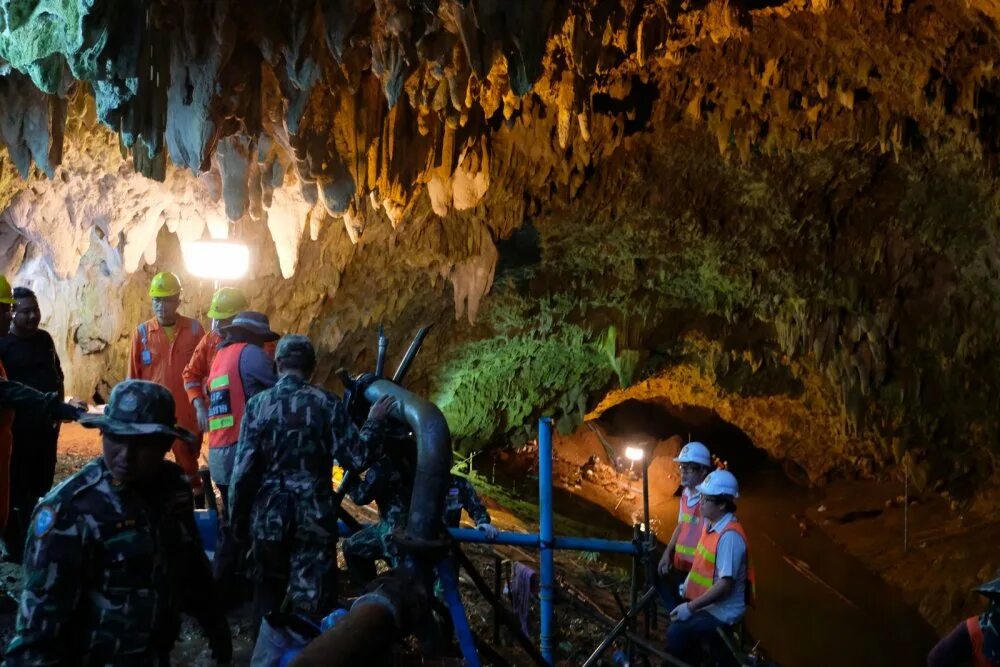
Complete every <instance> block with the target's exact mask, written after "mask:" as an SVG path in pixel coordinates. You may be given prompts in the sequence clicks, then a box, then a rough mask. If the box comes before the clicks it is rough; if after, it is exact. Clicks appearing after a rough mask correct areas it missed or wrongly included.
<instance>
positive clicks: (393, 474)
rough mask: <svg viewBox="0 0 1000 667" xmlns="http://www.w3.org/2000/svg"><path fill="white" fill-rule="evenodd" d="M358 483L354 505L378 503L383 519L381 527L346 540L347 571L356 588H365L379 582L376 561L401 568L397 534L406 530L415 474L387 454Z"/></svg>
mask: <svg viewBox="0 0 1000 667" xmlns="http://www.w3.org/2000/svg"><path fill="white" fill-rule="evenodd" d="M355 479H356V480H357V481H356V482H355V483H354V484H352V485H351V486H350V489H349V491H348V494H349V497H350V499H351V502H352V503H354V504H355V505H357V506H359V507H360V506H362V505H367V504H369V503H371V502H374V503H375V504H376V505H377V506H378V515H379V520H378V522H377V523H374V524H372V525H370V526H366V527H365V528H362V529H361V530H359V531H358V532H356V533H354V534H353V535H351V536H350V537H348V538H347V539H346V540H344V546H343V550H344V560H345V561H346V562H347V570H348V572H350V573H351V578H352V579H353V580H354V582H355V583H356V584H358V585H364V584H367V583H368V582H369V581H371V580H372V579H374V578H375V574H376V571H375V561H376V560H379V559H382V560H386V561H388V562H389V565H390V567H396V566H397V565H398V564H399V551H398V549H397V548H396V543H395V540H394V539H393V533H394V532H396V531H402V530H403V529H404V528H406V518H407V516H408V514H409V511H410V495H411V493H412V490H413V474H412V471H411V470H410V467H409V466H407V465H406V463H405V462H404V461H403V460H401V459H400V458H398V457H394V456H390V455H388V454H383V455H382V457H381V458H379V460H378V461H376V462H375V463H374V464H373V465H372V467H371V468H369V469H368V470H367V471H366V472H365V474H364V477H356V478H355Z"/></svg>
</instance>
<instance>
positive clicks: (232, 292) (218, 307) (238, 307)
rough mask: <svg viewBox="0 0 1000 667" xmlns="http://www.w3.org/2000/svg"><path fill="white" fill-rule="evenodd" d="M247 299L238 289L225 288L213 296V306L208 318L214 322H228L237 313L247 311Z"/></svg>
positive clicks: (210, 308) (209, 310)
mask: <svg viewBox="0 0 1000 667" xmlns="http://www.w3.org/2000/svg"><path fill="white" fill-rule="evenodd" d="M247 306H248V304H247V298H246V297H245V296H244V295H243V292H242V290H240V289H239V288H237V287H223V288H222V289H220V290H218V291H216V293H215V294H213V295H212V305H211V306H210V307H209V309H208V317H209V318H210V319H213V320H228V319H229V318H230V317H236V313H238V312H240V311H243V310H246V309H247Z"/></svg>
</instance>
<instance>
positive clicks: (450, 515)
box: [444, 475, 499, 540]
mask: <svg viewBox="0 0 1000 667" xmlns="http://www.w3.org/2000/svg"><path fill="white" fill-rule="evenodd" d="M463 509H464V510H465V511H466V512H468V513H469V517H470V518H472V520H473V521H474V522H475V524H476V528H478V529H479V530H481V531H483V532H485V533H486V537H487V538H488V539H491V540H492V539H496V536H497V535H498V534H499V531H498V530H497V529H496V528H495V527H494V526H493V523H492V521H491V520H490V513H489V511H487V509H486V505H485V504H483V499H482V498H480V497H479V494H478V493H476V487H474V486H472V482H470V481H469V480H468V478H466V477H459V476H458V475H452V476H451V484H450V485H449V486H448V495H447V496H446V497H445V499H444V523H445V525H446V526H448V527H449V528H458V525H459V523H460V522H461V520H462V510H463Z"/></svg>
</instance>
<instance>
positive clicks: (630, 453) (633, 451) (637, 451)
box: [625, 447, 646, 461]
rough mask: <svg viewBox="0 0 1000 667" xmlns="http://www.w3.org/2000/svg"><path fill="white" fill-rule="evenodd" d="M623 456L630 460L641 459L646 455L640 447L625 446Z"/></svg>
mask: <svg viewBox="0 0 1000 667" xmlns="http://www.w3.org/2000/svg"><path fill="white" fill-rule="evenodd" d="M625 456H626V457H627V458H629V459H630V460H632V461H641V460H642V459H643V458H644V457H645V456H646V452H644V451H643V450H642V448H641V447H626V448H625Z"/></svg>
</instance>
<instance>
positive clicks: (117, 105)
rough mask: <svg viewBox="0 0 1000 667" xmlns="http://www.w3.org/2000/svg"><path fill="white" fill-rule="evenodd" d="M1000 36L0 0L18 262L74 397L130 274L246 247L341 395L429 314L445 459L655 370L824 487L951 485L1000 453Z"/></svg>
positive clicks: (453, 9) (363, 9) (493, 6)
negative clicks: (885, 478)
mask: <svg viewBox="0 0 1000 667" xmlns="http://www.w3.org/2000/svg"><path fill="white" fill-rule="evenodd" d="M998 17H1000V3H997V2H990V1H986V0H983V1H978V2H977V1H965V0H963V1H958V0H955V1H951V2H944V1H938V2H932V1H929V0H925V1H919V0H842V1H837V0H788V1H781V0H770V1H768V0H744V1H737V0H731V1H727V0H684V1H682V0H658V1H654V0H646V1H643V0H616V1H614V2H611V1H596V0H576V1H572V2H563V1H558V0H409V1H403V0H286V1H283V2H273V1H249V0H247V1H244V2H230V1H228V0H215V1H213V2H203V1H196V0H177V1H166V0H164V1H159V2H157V1H148V0H147V1H140V0H103V1H102V0H88V1H84V0H0V141H2V143H3V145H4V146H5V147H6V150H5V152H4V151H2V150H0V211H2V213H0V268H3V269H4V270H6V271H7V272H9V273H11V274H12V275H17V276H21V277H24V276H28V277H30V276H39V275H42V276H44V277H45V278H44V280H42V281H41V282H45V284H46V286H47V287H46V290H43V291H45V293H46V295H47V296H46V298H48V299H49V300H50V301H51V302H52V303H53V304H54V303H55V302H56V301H58V300H60V299H70V300H75V301H76V302H77V303H81V304H84V306H85V307H84V308H82V309H81V310H80V311H79V312H74V313H72V314H66V313H59V314H58V315H53V316H52V318H51V319H50V321H49V322H48V325H49V327H50V329H56V330H57V331H58V332H60V336H57V339H58V343H59V344H60V345H61V346H64V349H65V350H66V354H67V355H68V356H69V357H71V358H72V359H73V360H74V363H75V364H76V368H77V373H78V380H75V382H76V386H77V390H78V391H79V392H81V393H86V394H89V393H90V392H91V391H93V390H94V388H95V387H98V386H100V385H101V384H102V383H103V384H104V385H105V388H106V384H107V382H108V381H109V377H108V376H109V373H111V374H113V370H112V371H106V370H105V369H116V368H118V367H120V366H121V364H122V363H123V354H124V347H125V346H124V337H125V336H127V333H128V331H129V329H130V327H131V325H132V322H133V321H134V320H135V319H136V318H137V317H139V316H140V313H141V305H140V304H141V301H142V298H141V294H142V292H141V286H140V285H139V282H140V281H139V277H140V276H145V275H147V274H148V272H149V271H150V270H152V267H154V266H161V265H166V264H169V262H170V261H179V260H178V254H177V253H178V251H177V241H180V242H183V241H185V240H191V239H196V238H201V237H203V236H207V235H210V236H213V237H225V236H230V237H233V236H235V237H238V238H242V239H244V240H246V241H248V242H250V243H251V244H254V245H255V247H257V248H258V260H259V261H258V262H257V266H256V268H255V276H254V278H255V286H256V287H255V289H256V290H257V291H258V292H259V293H260V296H259V297H258V299H259V300H258V301H257V302H258V303H260V304H261V307H266V308H267V309H269V310H270V312H272V313H274V316H273V317H274V319H275V320H276V321H277V322H278V323H279V324H280V325H282V326H285V327H287V328H290V329H297V330H305V331H308V332H309V333H310V334H311V335H314V336H315V337H317V338H318V340H320V342H321V344H323V345H324V346H325V347H326V349H327V350H329V355H328V357H329V358H328V359H327V360H326V362H325V365H324V369H325V370H324V372H326V373H327V374H330V373H332V369H334V368H335V367H336V366H337V365H339V364H346V365H358V364H363V363H370V361H371V360H370V358H369V357H366V356H365V355H366V354H368V353H367V352H366V351H365V350H366V348H367V347H369V346H370V341H369V340H367V338H365V336H366V335H367V333H364V334H363V333H361V332H367V331H369V330H370V328H371V327H373V326H375V325H377V324H378V323H379V322H380V321H383V320H390V321H394V322H397V326H396V331H395V334H396V338H397V339H399V345H403V344H404V343H405V338H406V337H407V336H409V335H412V333H413V329H414V328H415V327H416V326H418V325H419V324H420V323H421V322H423V321H429V320H434V319H439V320H443V321H444V322H445V323H444V324H442V325H441V326H440V327H439V328H438V330H437V331H438V333H437V336H438V337H437V339H436V340H435V339H434V336H432V342H430V343H429V345H428V351H427V354H426V357H425V359H423V360H422V361H421V364H420V365H418V367H417V370H416V374H415V378H416V379H415V381H416V382H418V383H420V384H421V386H423V387H426V388H427V389H428V390H430V391H433V392H435V393H434V395H435V397H436V399H437V400H439V402H440V403H442V404H443V405H444V406H445V408H446V413H447V414H448V416H449V420H450V422H451V423H452V427H453V430H455V431H456V433H457V434H458V436H459V442H462V441H463V440H462V439H463V438H464V439H466V440H468V441H469V442H487V441H496V440H497V439H498V438H505V437H506V438H510V437H513V438H518V437H523V435H524V425H525V424H530V422H531V420H532V419H533V418H534V417H536V416H537V415H538V414H539V411H541V410H549V411H554V413H555V414H557V415H562V416H564V417H565V418H566V422H567V423H574V422H575V420H578V419H579V418H580V417H581V416H582V415H583V414H585V413H586V412H587V411H588V410H592V409H593V408H594V407H595V405H596V399H597V398H599V397H601V396H603V395H604V394H605V393H606V392H607V391H608V390H609V389H611V388H613V387H616V386H619V385H620V386H622V387H623V388H627V387H629V386H631V385H635V383H636V382H637V381H642V380H643V379H644V378H647V382H653V384H652V385H647V389H641V388H640V389H634V392H638V393H636V394H635V395H637V396H641V395H643V392H646V393H648V392H649V391H653V390H650V389H649V387H654V388H655V387H660V388H661V390H662V393H664V394H666V395H669V396H673V397H674V398H675V399H676V400H678V401H681V400H683V401H688V402H700V403H701V404H702V405H706V406H709V407H713V408H714V409H717V410H718V411H719V413H720V414H722V415H724V416H725V418H727V419H729V420H731V421H733V422H734V423H736V424H737V425H738V426H741V427H742V428H744V430H746V431H747V432H748V433H750V434H751V436H752V437H753V438H754V439H755V441H757V442H758V443H759V444H760V445H761V446H763V447H764V448H765V449H768V451H770V452H771V453H772V454H774V455H776V456H779V457H783V458H789V459H793V460H795V461H797V462H798V463H799V464H800V465H802V466H803V467H804V468H805V469H806V471H807V472H808V474H809V477H810V479H813V480H818V479H821V478H823V477H824V476H825V475H827V474H828V473H829V472H830V471H831V470H835V469H837V468H838V467H839V466H853V467H854V468H855V469H865V470H867V469H871V468H879V467H881V466H885V465H886V464H887V463H891V462H893V461H899V460H902V458H903V457H904V456H905V455H906V452H907V451H911V452H912V453H911V456H912V457H913V460H914V462H915V463H914V464H915V465H917V464H918V463H921V462H922V464H923V465H928V466H929V465H930V462H934V463H935V465H936V464H937V463H938V462H939V459H940V458H941V457H944V458H945V459H946V461H945V464H946V465H944V466H939V467H940V468H941V469H942V470H949V471H952V472H950V473H948V474H952V475H953V476H956V477H961V475H964V474H967V473H968V471H969V469H970V467H974V466H972V465H971V464H970V463H968V462H967V461H966V462H962V461H958V460H957V459H956V458H955V457H954V456H951V458H949V454H948V452H950V451H952V450H954V449H956V447H957V443H961V442H967V441H968V442H974V443H981V444H982V445H983V448H982V449H983V454H982V461H985V462H986V463H988V464H990V465H992V454H991V453H990V452H991V451H992V449H991V448H990V447H989V445H988V443H989V442H995V441H996V438H995V437H994V436H995V435H997V434H998V432H1000V423H997V421H996V418H995V417H994V416H992V415H995V414H1000V412H998V411H997V409H996V408H997V407H1000V406H997V405H994V403H995V402H996V399H993V398H991V396H996V395H1000V394H998V393H997V392H995V391H990V390H991V389H995V388H996V387H995V386H994V385H995V383H996V380H995V377H996V376H997V374H996V371H998V370H1000V365H998V362H997V360H996V359H995V358H994V356H993V354H992V350H993V349H994V347H995V343H996V342H997V341H996V337H997V336H996V335H995V334H994V333H993V331H992V329H993V328H994V327H993V323H995V321H996V320H995V319H994V318H995V316H996V315H997V314H998V313H1000V297H998V295H1000V259H998V257H1000V248H998V245H997V238H996V234H997V227H998V225H997V221H998V205H997V200H996V195H995V194H994V193H995V192H996V191H997V188H996V185H997V184H996V174H995V169H996V164H997V156H998V155H1000V150H998V149H1000V144H998V142H1000V125H998V122H997V110H998V105H1000V85H998V80H997V70H996V67H995V64H996V62H997V60H998V58H1000V39H998V32H997V26H996V20H997V18H998ZM525 247H527V248H528V250H527V251H525ZM528 256H532V257H533V258H534V259H532V260H530V261H527V260H524V258H525V257H528ZM522 260H523V261H524V262H527V263H526V264H524V265H523V266H522V265H520V264H519V261H522ZM144 279H145V278H142V280H144ZM46 281H47V282H46ZM32 284H36V283H32ZM109 293H112V294H123V295H124V296H123V304H118V305H115V304H112V305H109V304H108V303H107V297H106V296H102V295H107V294H109ZM201 296H202V297H203V296H204V295H203V294H202V295H201ZM126 297H127V298H126ZM49 310H52V309H51V308H50V309H49ZM501 349H502V350H503V351H502V352H501V351H498V350H501ZM81 369H82V370H81ZM359 370H363V369H359ZM494 376H495V377H503V378H506V379H504V380H502V381H491V380H490V378H491V377H494ZM510 378H515V379H514V380H510ZM648 378H652V380H649V379H648ZM635 386H638V385H635ZM692 388H700V389H698V390H697V391H694V390H693V389H692ZM623 391H626V389H623ZM692 392H693V393H692ZM959 394H971V395H973V397H972V398H971V399H968V400H965V399H962V400H959V399H958V398H957V395H959ZM699 395H700V396H701V398H700V399H699V398H698V396H699ZM949 396H951V397H952V398H947V397H949ZM469 397H476V398H469ZM598 413H599V410H598ZM598 413H595V415H596V414H598ZM751 413H752V415H751ZM990 413H992V414H990ZM741 415H742V416H741ZM748 415H750V416H748ZM741 420H742V421H741ZM804 424H808V428H805V427H803V425H804ZM824 433H825V434H827V435H828V437H829V440H828V442H826V443H818V442H817V441H818V440H822V439H823V437H824V436H823V434H824ZM942 442H944V443H951V444H954V445H956V447H951V445H949V446H948V447H944V448H943V449H944V450H946V451H943V452H942V451H941V450H942V448H941V447H940V445H939V444H935V443H942ZM918 459H919V460H918ZM932 481H933V480H930V481H928V483H932Z"/></svg>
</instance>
